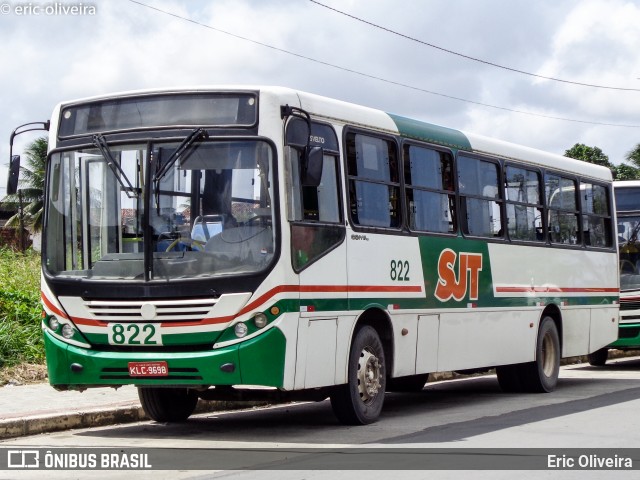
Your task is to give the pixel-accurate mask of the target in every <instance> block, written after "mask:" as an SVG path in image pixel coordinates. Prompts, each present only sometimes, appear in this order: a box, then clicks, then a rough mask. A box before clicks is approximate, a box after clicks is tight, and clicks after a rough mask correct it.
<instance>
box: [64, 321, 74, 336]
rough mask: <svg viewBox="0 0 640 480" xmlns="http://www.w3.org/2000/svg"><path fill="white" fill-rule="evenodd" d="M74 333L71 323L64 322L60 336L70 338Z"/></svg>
mask: <svg viewBox="0 0 640 480" xmlns="http://www.w3.org/2000/svg"><path fill="white" fill-rule="evenodd" d="M74 333H75V330H74V328H73V327H72V326H71V325H69V324H68V323H65V324H64V325H63V326H62V336H63V337H64V338H71V337H73V334H74Z"/></svg>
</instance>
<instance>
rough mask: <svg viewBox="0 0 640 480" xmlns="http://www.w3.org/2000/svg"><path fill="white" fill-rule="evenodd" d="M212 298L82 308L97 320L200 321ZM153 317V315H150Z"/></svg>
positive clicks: (88, 303) (93, 303) (91, 302)
mask: <svg viewBox="0 0 640 480" xmlns="http://www.w3.org/2000/svg"><path fill="white" fill-rule="evenodd" d="M215 304H216V300H215V299H213V298H204V299H190V300H184V299H182V300H156V301H149V300H134V301H129V300H126V301H125V300H123V301H113V300H85V302H84V306H85V308H86V309H87V310H88V311H89V312H90V313H91V314H93V315H94V318H99V319H100V320H105V321H107V320H114V321H120V322H123V321H124V322H127V321H130V322H143V321H149V320H155V321H162V320H201V319H203V318H206V317H207V316H208V314H209V312H210V311H211V309H212V308H213V307H214V306H215ZM151 314H152V315H151Z"/></svg>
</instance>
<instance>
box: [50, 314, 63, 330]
mask: <svg viewBox="0 0 640 480" xmlns="http://www.w3.org/2000/svg"><path fill="white" fill-rule="evenodd" d="M59 327H60V322H59V321H58V319H57V318H56V317H55V316H54V315H51V316H50V317H49V328H50V329H51V330H53V331H54V332H55V331H57V330H58V328H59Z"/></svg>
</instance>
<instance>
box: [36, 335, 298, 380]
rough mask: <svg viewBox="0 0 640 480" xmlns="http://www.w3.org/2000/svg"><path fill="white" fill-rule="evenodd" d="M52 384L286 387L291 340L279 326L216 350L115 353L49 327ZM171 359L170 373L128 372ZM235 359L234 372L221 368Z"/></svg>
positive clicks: (50, 376)
mask: <svg viewBox="0 0 640 480" xmlns="http://www.w3.org/2000/svg"><path fill="white" fill-rule="evenodd" d="M44 338H45V351H46V356H47V367H48V373H49V383H50V384H51V385H53V386H54V387H57V388H60V389H76V390H77V389H82V388H86V387H92V386H100V385H129V384H134V385H149V386H152V385H169V386H171V385H173V386H178V385H181V386H189V385H243V384H245V385H248V384H250V385H263V386H268V387H282V384H283V380H284V360H285V349H286V339H285V337H284V334H283V333H282V332H281V331H280V330H279V329H278V328H271V329H269V330H267V331H266V332H264V333H263V334H262V335H259V336H257V337H254V338H252V339H249V340H247V341H245V342H242V343H239V344H235V345H230V346H228V347H223V348H220V349H216V350H213V349H212V350H205V351H191V352H185V351H182V352H179V351H178V352H176V351H143V350H138V351H135V352H122V351H120V352H114V351H97V350H88V349H85V348H81V347H76V346H74V345H69V344H66V343H64V342H62V341H60V340H58V339H56V338H54V337H53V336H51V334H50V333H49V332H46V331H45V335H44ZM162 361H165V362H167V366H168V368H169V372H168V375H167V376H158V377H153V378H144V377H132V376H130V375H129V363H130V362H162ZM228 364H232V365H233V366H234V368H233V371H229V370H231V369H229V368H227V369H226V370H227V371H223V370H222V369H221V368H220V367H222V366H223V365H228Z"/></svg>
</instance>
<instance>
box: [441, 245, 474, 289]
mask: <svg viewBox="0 0 640 480" xmlns="http://www.w3.org/2000/svg"><path fill="white" fill-rule="evenodd" d="M457 257H458V254H456V252H454V251H453V250H451V249H450V248H446V249H444V250H443V251H442V252H440V258H439V259H438V284H437V285H436V291H435V292H434V295H435V296H436V298H437V299H438V300H440V301H441V302H446V301H447V300H450V299H451V298H453V299H454V300H455V301H457V302H460V301H462V300H464V299H465V297H466V296H467V290H469V300H477V299H478V289H479V283H480V271H481V270H482V254H480V253H467V252H460V255H459V259H458V271H457V272H456V267H455V266H456V258H457Z"/></svg>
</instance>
